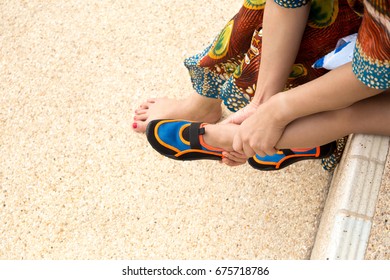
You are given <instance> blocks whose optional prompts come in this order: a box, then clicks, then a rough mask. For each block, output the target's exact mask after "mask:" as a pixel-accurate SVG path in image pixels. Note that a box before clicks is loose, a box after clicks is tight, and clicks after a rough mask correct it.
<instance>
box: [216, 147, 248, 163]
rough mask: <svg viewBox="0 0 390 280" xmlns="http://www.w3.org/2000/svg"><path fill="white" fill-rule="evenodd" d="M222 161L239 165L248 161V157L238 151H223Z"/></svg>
mask: <svg viewBox="0 0 390 280" xmlns="http://www.w3.org/2000/svg"><path fill="white" fill-rule="evenodd" d="M222 156H223V158H222V161H221V162H222V163H223V164H226V165H228V166H238V165H242V164H244V163H246V161H247V159H248V158H247V157H246V155H244V154H241V153H237V152H234V151H232V152H223V153H222Z"/></svg>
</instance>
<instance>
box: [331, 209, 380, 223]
mask: <svg viewBox="0 0 390 280" xmlns="http://www.w3.org/2000/svg"><path fill="white" fill-rule="evenodd" d="M338 213H340V214H343V215H345V216H346V217H350V216H351V217H355V218H358V219H362V220H366V221H369V222H372V218H373V217H370V216H367V215H363V214H359V213H356V212H352V211H350V210H346V209H340V210H339V211H338Z"/></svg>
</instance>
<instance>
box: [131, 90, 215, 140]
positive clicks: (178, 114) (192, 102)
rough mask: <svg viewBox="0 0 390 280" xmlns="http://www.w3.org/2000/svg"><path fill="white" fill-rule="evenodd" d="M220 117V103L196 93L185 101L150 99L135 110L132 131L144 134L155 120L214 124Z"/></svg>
mask: <svg viewBox="0 0 390 280" xmlns="http://www.w3.org/2000/svg"><path fill="white" fill-rule="evenodd" d="M221 115H222V108H221V101H220V100H218V99H213V98H207V97H203V96H201V95H199V94H197V93H193V94H191V95H190V96H189V97H188V98H187V99H183V100H176V99H171V98H151V99H148V100H147V101H146V102H144V103H142V104H141V106H140V107H139V108H138V109H137V110H135V116H134V123H133V129H134V131H137V132H145V130H146V127H147V125H148V123H149V122H150V121H151V120H155V119H185V120H191V121H200V122H207V123H216V122H217V121H219V119H220V118H221Z"/></svg>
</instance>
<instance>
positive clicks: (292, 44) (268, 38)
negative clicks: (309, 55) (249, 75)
mask: <svg viewBox="0 0 390 280" xmlns="http://www.w3.org/2000/svg"><path fill="white" fill-rule="evenodd" d="M278 2H283V1H278ZM291 2H294V1H291ZM298 2H299V1H298ZM306 2H308V1H306ZM309 12H310V5H303V6H301V7H298V8H294V9H290V8H285V7H281V6H280V5H279V4H277V3H275V2H274V0H270V1H267V4H266V6H265V10H264V19H263V30H262V37H263V39H262V54H261V62H260V68H259V73H258V79H257V84H256V91H255V96H254V97H253V100H252V103H254V104H255V105H260V104H261V103H263V102H264V101H265V100H267V99H268V98H269V97H271V96H272V95H274V94H276V93H278V92H280V91H282V90H283V89H284V86H285V83H286V81H287V79H288V76H289V74H290V72H291V69H292V66H293V64H294V61H295V59H296V56H297V53H298V50H299V47H300V44H301V40H302V36H303V32H304V30H305V27H306V22H307V19H308V16H309Z"/></svg>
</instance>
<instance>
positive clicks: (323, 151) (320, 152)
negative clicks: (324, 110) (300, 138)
mask: <svg viewBox="0 0 390 280" xmlns="http://www.w3.org/2000/svg"><path fill="white" fill-rule="evenodd" d="M335 148H336V142H335V141H334V142H331V143H329V144H326V145H323V146H319V147H315V148H313V149H310V150H305V151H302V150H303V149H299V150H301V151H299V150H298V149H296V150H289V149H283V150H279V151H278V152H277V153H276V154H274V155H272V156H265V157H261V156H259V155H255V156H253V157H252V158H250V159H248V163H249V164H250V165H251V166H252V167H253V168H255V169H258V170H262V171H271V170H279V169H282V168H285V167H286V166H289V165H290V164H292V163H295V162H297V161H301V160H305V159H320V158H326V157H329V156H330V155H332V153H333V152H334V150H335Z"/></svg>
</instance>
